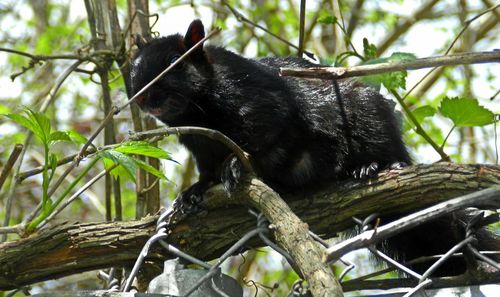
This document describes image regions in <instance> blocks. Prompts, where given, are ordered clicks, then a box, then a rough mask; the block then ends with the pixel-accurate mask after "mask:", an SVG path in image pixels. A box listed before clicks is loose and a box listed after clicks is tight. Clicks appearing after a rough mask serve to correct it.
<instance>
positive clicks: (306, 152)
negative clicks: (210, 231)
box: [129, 20, 464, 270]
mask: <svg viewBox="0 0 500 297" xmlns="http://www.w3.org/2000/svg"><path fill="white" fill-rule="evenodd" d="M203 37H204V27H203V24H202V22H201V21H200V20H195V21H193V22H192V23H191V25H190V26H189V29H188V30H187V33H186V34H185V36H181V35H179V34H177V35H170V36H167V37H161V38H156V39H153V40H150V41H148V42H146V41H143V40H142V41H141V40H138V41H137V42H136V43H137V46H138V48H139V50H138V52H137V53H136V55H135V57H134V59H133V61H132V67H131V77H130V82H131V83H130V90H129V93H130V95H133V94H136V93H137V92H138V91H139V90H140V89H141V88H143V87H144V86H145V85H146V84H147V83H149V82H150V81H151V80H152V79H154V78H155V77H156V76H157V75H158V74H159V73H160V72H162V71H163V70H164V69H165V68H167V67H168V66H169V65H170V64H171V63H173V62H174V61H175V60H177V59H178V58H179V57H180V56H181V55H182V54H183V53H185V52H186V51H187V50H188V49H190V48H191V47H192V46H193V45H194V44H196V43H197V42H198V41H199V40H201V39H202V38H203ZM311 66H316V65H314V64H312V63H310V62H307V61H305V60H303V59H300V58H291V57H288V58H263V59H247V58H244V57H242V56H239V55H237V54H235V53H233V52H230V51H228V50H226V49H224V48H222V47H217V46H210V45H208V46H203V47H199V48H198V49H197V50H195V51H194V52H193V53H192V54H191V55H190V56H189V57H188V59H186V60H184V61H182V62H181V63H180V64H179V65H177V66H176V67H175V69H173V70H172V71H170V72H169V73H167V74H166V75H165V76H164V77H163V78H162V79H160V80H159V81H158V82H156V83H155V84H153V85H152V86H151V87H150V88H149V89H148V90H147V91H146V92H145V93H144V95H141V96H139V97H138V98H137V101H136V102H137V104H138V105H139V106H140V107H141V108H142V110H143V111H145V112H148V113H150V114H152V115H154V116H155V117H156V118H158V119H159V120H160V121H162V122H164V123H165V124H167V125H169V126H198V127H204V128H210V129H214V130H218V131H220V132H222V133H223V134H225V135H226V136H228V137H229V138H231V139H232V140H233V141H235V142H236V143H237V144H238V145H240V146H241V147H242V148H243V149H244V150H245V151H247V152H248V153H250V155H251V158H252V165H253V167H254V170H255V171H256V173H257V175H258V176H260V178H262V179H263V180H264V181H265V182H266V183H267V184H269V185H270V186H271V187H273V188H274V189H275V190H277V191H278V192H280V193H282V192H288V191H294V190H298V189H304V188H308V187H314V186H317V185H318V184H321V183H326V182H332V181H336V180H341V179H347V178H352V177H354V178H363V177H366V176H372V175H374V174H376V173H377V171H378V169H379V168H380V169H383V168H387V167H391V166H393V167H399V166H403V165H404V164H410V163H411V159H410V156H409V154H408V152H407V150H406V148H405V145H404V143H403V141H402V137H401V132H400V127H399V124H398V121H397V120H396V118H395V113H394V105H393V104H392V103H391V102H390V101H389V100H387V99H385V98H384V97H383V96H382V95H380V94H379V93H378V92H377V91H375V90H374V89H372V88H370V87H368V86H365V85H363V84H361V83H359V82H357V81H356V80H339V81H338V84H337V85H335V84H334V83H333V82H331V81H327V80H306V79H298V78H293V77H281V76H280V75H279V67H311ZM336 86H337V87H338V89H337V90H335V87H336ZM338 94H340V96H338ZM179 141H180V142H181V143H182V144H183V145H185V146H186V148H187V149H188V150H189V151H190V152H191V153H192V154H193V156H194V158H195V160H196V164H197V167H198V170H199V174H200V178H199V181H198V182H197V183H195V184H194V185H192V186H191V187H190V188H188V189H187V190H185V191H184V192H182V193H181V194H180V195H179V197H178V198H177V200H179V201H180V205H182V207H184V209H185V210H188V211H190V210H191V211H192V210H193V209H195V208H196V205H197V203H198V202H199V201H200V200H201V197H202V194H203V192H204V191H205V190H206V189H208V187H210V186H211V185H213V184H214V183H219V182H221V181H222V182H223V184H224V185H225V187H226V188H228V189H229V190H231V188H233V187H234V184H235V182H237V176H238V175H239V174H240V173H239V170H240V169H239V168H240V167H239V165H238V161H237V159H235V158H234V157H231V154H230V151H229V149H227V148H226V147H225V146H224V145H222V144H221V143H219V142H216V141H213V140H210V139H208V138H206V137H203V136H197V135H181V136H180V137H179ZM443 226H446V224H444V225H443ZM429 228H430V229H434V226H432V225H430V227H428V228H427V229H425V230H424V231H422V232H424V233H423V234H424V236H420V238H419V239H418V240H419V242H418V246H416V245H413V244H414V243H411V242H407V240H409V239H408V237H407V236H410V235H407V233H405V234H404V235H403V236H400V237H399V238H400V240H398V237H395V238H393V239H391V240H389V241H387V243H386V244H387V245H388V246H389V247H388V249H389V250H390V251H391V250H392V251H400V247H404V248H405V249H406V250H408V254H409V255H410V256H411V257H414V256H415V255H421V254H422V252H423V254H424V255H430V254H435V253H444V252H446V251H447V249H448V248H450V247H451V246H453V242H450V243H449V246H448V243H446V242H443V241H442V240H438V241H436V240H434V239H432V240H431V241H429V240H426V234H428V233H427V232H428V229H429ZM448 229H449V228H448ZM415 232H419V231H418V230H417V231H414V232H413V233H415ZM442 232H450V233H452V232H451V231H449V230H447V231H445V230H442ZM421 234H422V233H421ZM441 235H442V233H441ZM441 235H440V236H441ZM436 244H437V245H438V246H437V247H436V248H434V246H436ZM423 247H427V250H429V253H425V251H422V250H420V248H423ZM402 252H403V253H406V251H402ZM393 254H394V253H393ZM462 266H464V265H462ZM448 270H450V269H448ZM462 270H463V269H462Z"/></svg>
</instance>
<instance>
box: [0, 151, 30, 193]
mask: <svg viewBox="0 0 500 297" xmlns="http://www.w3.org/2000/svg"><path fill="white" fill-rule="evenodd" d="M23 147H24V146H23V145H22V144H20V143H18V144H16V145H15V146H14V148H13V149H12V152H11V153H10V156H9V159H8V160H7V163H5V166H4V167H3V169H2V172H1V173H0V190H1V189H2V186H3V183H4V182H5V180H7V176H8V175H9V173H10V171H11V169H12V167H13V166H14V164H15V163H16V161H17V158H19V155H20V154H21V152H22V151H23Z"/></svg>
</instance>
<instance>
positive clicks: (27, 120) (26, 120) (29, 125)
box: [5, 113, 36, 133]
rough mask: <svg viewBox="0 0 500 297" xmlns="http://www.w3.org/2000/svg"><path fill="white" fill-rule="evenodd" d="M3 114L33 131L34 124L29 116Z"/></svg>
mask: <svg viewBox="0 0 500 297" xmlns="http://www.w3.org/2000/svg"><path fill="white" fill-rule="evenodd" d="M5 116H6V117H8V118H9V119H11V120H12V121H14V122H15V123H17V124H19V125H21V126H23V127H24V128H26V129H28V130H30V131H32V132H33V133H35V129H36V128H35V125H34V124H33V123H32V122H31V119H30V118H28V117H25V116H23V115H20V114H15V113H10V114H6V115H5Z"/></svg>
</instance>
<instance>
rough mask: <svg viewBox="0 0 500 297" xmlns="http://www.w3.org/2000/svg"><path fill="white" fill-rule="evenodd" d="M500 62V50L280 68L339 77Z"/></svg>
mask: <svg viewBox="0 0 500 297" xmlns="http://www.w3.org/2000/svg"><path fill="white" fill-rule="evenodd" d="M492 62H500V50H494V51H485V52H471V53H461V54H455V55H448V56H435V57H428V58H422V59H415V60H405V61H397V62H386V63H378V64H370V65H361V66H353V67H311V68H286V67H282V68H280V75H282V76H295V77H304V78H318V79H339V78H346V77H354V76H365V75H372V74H380V73H386V72H393V71H403V70H415V69H422V68H430V67H438V66H443V65H463V64H481V63H492Z"/></svg>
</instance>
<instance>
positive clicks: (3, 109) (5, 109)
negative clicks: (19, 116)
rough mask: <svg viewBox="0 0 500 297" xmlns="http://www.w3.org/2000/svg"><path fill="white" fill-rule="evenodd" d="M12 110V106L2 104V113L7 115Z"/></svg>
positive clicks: (0, 112) (0, 109) (0, 110)
mask: <svg viewBox="0 0 500 297" xmlns="http://www.w3.org/2000/svg"><path fill="white" fill-rule="evenodd" d="M9 112H10V108H9V107H7V106H5V105H3V104H0V115H7V114H8V113H9Z"/></svg>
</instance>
